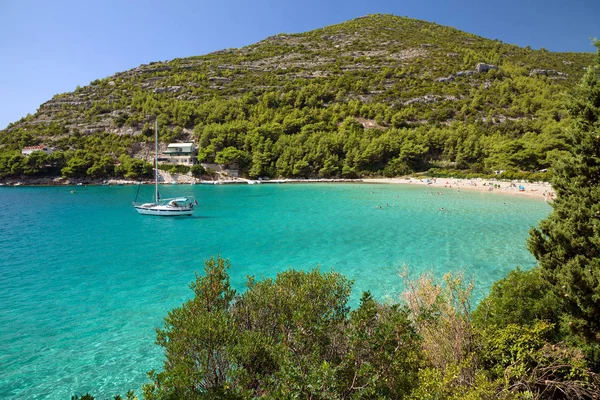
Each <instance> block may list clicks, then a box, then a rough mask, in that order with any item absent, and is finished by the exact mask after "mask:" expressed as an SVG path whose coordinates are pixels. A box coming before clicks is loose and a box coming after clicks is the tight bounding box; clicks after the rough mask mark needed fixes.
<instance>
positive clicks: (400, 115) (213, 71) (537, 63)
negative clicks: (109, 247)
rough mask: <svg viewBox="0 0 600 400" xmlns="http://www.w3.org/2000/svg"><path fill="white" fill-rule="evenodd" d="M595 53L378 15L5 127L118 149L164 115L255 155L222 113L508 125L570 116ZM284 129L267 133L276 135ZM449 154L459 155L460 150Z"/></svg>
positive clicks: (12, 142) (36, 138) (195, 61)
mask: <svg viewBox="0 0 600 400" xmlns="http://www.w3.org/2000/svg"><path fill="white" fill-rule="evenodd" d="M593 58H594V56H593V54H591V53H590V54H587V53H550V52H547V51H545V50H531V49H525V48H519V47H517V46H514V45H509V44H504V43H501V42H499V41H495V40H489V39H485V38H481V37H478V36H475V35H472V34H469V33H465V32H462V31H459V30H457V29H454V28H450V27H444V26H440V25H436V24H433V23H429V22H425V21H418V20H413V19H409V18H402V17H396V16H390V15H369V16H365V17H361V18H357V19H354V20H351V21H347V22H344V23H341V24H338V25H333V26H329V27H325V28H322V29H317V30H314V31H311V32H306V33H300V34H280V35H276V36H272V37H269V38H266V39H265V40H263V41H261V42H259V43H256V44H254V45H251V46H247V47H244V48H239V49H227V50H222V51H218V52H215V53H211V54H207V55H204V56H198V57H190V58H183V59H175V60H171V61H166V62H153V63H150V64H147V65H141V66H139V67H137V68H134V69H131V70H128V71H125V72H120V73H116V74H114V75H113V76H110V77H107V78H104V79H98V80H96V81H93V82H91V83H90V85H88V86H85V87H82V88H77V89H76V90H75V91H74V92H71V93H63V94H59V95H56V96H54V98H53V99H51V100H49V101H47V102H45V103H44V104H42V105H41V106H40V107H39V109H38V111H37V112H36V113H35V114H34V115H32V116H28V117H25V118H23V119H21V120H20V121H18V122H15V123H13V124H11V125H9V127H8V128H7V129H5V130H3V131H0V146H1V147H0V153H1V152H4V153H6V152H10V151H16V150H18V149H19V148H20V146H23V145H31V144H38V143H45V144H49V145H52V146H54V147H55V148H57V149H59V150H64V151H67V150H77V149H83V150H85V149H91V148H92V144H93V143H95V142H97V141H98V140H100V141H106V140H109V139H107V138H110V141H112V142H114V143H118V145H113V146H110V149H109V150H110V153H111V154H112V155H113V156H114V157H116V156H118V155H119V154H120V153H123V152H128V153H129V154H133V152H132V148H133V146H134V144H135V143H139V142H144V141H147V140H148V136H150V135H149V131H150V130H151V126H150V124H148V123H149V122H151V121H152V120H153V119H154V118H155V117H158V119H159V123H160V126H161V127H162V128H161V139H162V140H164V141H169V140H192V139H194V140H196V141H198V142H199V143H200V144H201V145H202V146H204V147H207V146H210V145H211V144H212V145H214V146H213V148H212V149H209V153H210V154H209V153H207V154H206V155H205V156H206V157H207V158H208V159H211V158H214V157H215V156H216V154H217V153H218V152H219V151H221V150H223V149H224V148H225V147H227V146H229V147H236V148H238V149H241V150H243V151H246V152H247V153H248V154H247V158H252V157H253V155H254V151H253V150H252V148H251V147H252V146H251V145H248V146H246V147H244V146H245V144H244V141H243V139H241V138H238V139H239V140H230V141H227V140H226V141H225V142H227V143H221V144H219V143H216V142H215V143H213V142H211V141H212V139H214V137H215V135H213V134H208V135H207V133H206V132H207V131H206V127H208V126H210V125H211V124H229V123H231V122H233V121H245V123H249V124H250V125H251V126H246V128H247V129H246V130H251V129H255V128H256V127H257V126H261V125H265V124H280V125H281V126H282V132H283V133H285V134H292V135H293V134H297V133H299V132H300V131H301V130H302V128H303V127H305V126H307V125H311V124H314V123H320V122H322V123H323V124H324V125H323V124H322V126H321V127H320V128H319V129H320V130H322V131H324V132H330V131H332V130H335V129H336V127H337V126H340V123H341V122H342V121H343V120H344V119H345V118H347V117H354V118H358V120H359V121H361V119H362V121H363V122H362V125H363V127H365V128H369V127H378V128H379V129H380V130H386V129H388V128H394V127H395V128H402V127H404V128H407V129H411V128H413V129H414V128H418V127H419V126H424V125H428V124H438V125H439V124H442V125H446V126H450V125H452V123H453V122H455V121H460V122H462V123H467V124H477V123H481V122H485V123H489V124H493V125H498V124H503V123H505V122H506V121H513V122H514V121H521V120H535V119H540V118H546V117H547V116H548V115H550V114H554V119H555V120H560V119H562V118H564V115H565V113H564V110H563V108H562V106H561V105H560V104H559V98H560V93H562V92H564V91H565V90H566V89H568V88H569V87H570V86H572V85H573V84H574V83H575V82H576V81H577V80H578V79H579V78H580V77H581V76H582V74H583V72H584V67H585V66H587V65H589V64H591V63H592V62H593ZM541 110H543V111H541ZM325 114H327V115H325ZM311 115H312V117H311ZM292 116H294V117H295V119H296V120H297V121H291V119H292ZM286 118H287V124H288V125H286ZM294 124H295V126H289V125H294ZM194 129H195V130H194ZM521 134H524V132H522V133H521ZM279 137H280V134H279V133H277V134H276V133H272V134H269V135H263V138H264V139H267V138H269V139H270V140H271V141H272V142H274V143H275V142H277V140H278V139H279ZM94 138H98V139H97V140H95V139H94ZM119 138H120V139H119ZM282 145H283V144H282ZM105 150H106V149H105ZM346 155H347V154H344V155H342V154H339V156H340V157H341V156H344V157H345V156H346ZM436 157H438V158H439V155H436ZM442 158H443V157H442ZM271 161H272V163H275V162H276V161H277V159H273V160H271ZM447 161H449V162H455V160H452V157H450V158H448V160H447ZM249 162H250V161H248V163H249ZM308 162H309V163H310V161H308ZM315 171H316V170H315Z"/></svg>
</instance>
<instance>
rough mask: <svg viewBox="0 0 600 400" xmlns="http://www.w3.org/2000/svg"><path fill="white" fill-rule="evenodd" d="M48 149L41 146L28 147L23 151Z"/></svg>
mask: <svg viewBox="0 0 600 400" xmlns="http://www.w3.org/2000/svg"><path fill="white" fill-rule="evenodd" d="M45 148H46V146H45V145H43V144H42V145H39V146H27V147H23V150H44V149H45Z"/></svg>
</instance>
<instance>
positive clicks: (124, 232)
mask: <svg viewBox="0 0 600 400" xmlns="http://www.w3.org/2000/svg"><path fill="white" fill-rule="evenodd" d="M72 189H73V188H72V187H71V188H68V187H45V188H0V200H1V204H2V208H0V221H1V223H0V307H1V312H0V398H2V399H23V398H28V399H42V398H52V399H54V398H56V399H59V398H60V399H68V398H70V396H71V395H73V394H75V393H79V394H82V393H85V392H87V391H89V392H90V393H94V394H95V395H97V396H99V397H100V398H108V397H110V396H113V395H115V394H117V393H121V394H124V393H125V391H126V390H127V389H132V388H133V389H139V387H140V386H141V384H142V383H144V382H146V372H147V371H149V370H150V369H152V368H160V367H161V351H160V348H158V347H157V346H156V345H154V338H155V328H156V327H158V326H160V325H161V323H162V318H163V317H164V316H165V315H166V312H167V311H168V310H169V309H171V308H173V307H175V306H178V305H180V304H181V303H182V302H183V301H185V300H186V299H188V298H189V297H190V294H191V291H190V289H189V288H188V284H189V282H190V281H192V280H193V279H194V271H201V270H202V267H203V260H204V259H205V258H207V257H210V256H211V255H216V254H220V255H221V256H223V257H224V258H228V259H230V261H231V264H232V268H231V270H230V273H231V277H232V284H233V285H234V286H235V287H236V288H242V287H243V284H244V281H245V277H246V275H249V274H252V275H255V276H257V277H262V276H274V275H275V274H276V273H277V271H282V270H285V269H287V268H290V267H293V268H303V269H307V268H312V267H315V266H317V265H320V266H321V268H322V269H323V270H329V269H331V268H334V269H335V270H336V271H338V272H342V273H344V274H345V275H346V276H348V277H350V278H353V279H354V280H355V285H354V293H353V301H354V302H356V299H357V298H359V297H360V292H361V291H362V290H371V292H372V293H374V294H375V295H376V296H377V297H378V298H379V299H395V298H397V297H398V292H399V291H400V290H401V279H400V278H399V277H398V271H399V270H400V269H401V268H402V266H403V265H404V264H407V265H408V266H409V270H410V271H411V273H412V274H418V272H419V271H422V270H429V271H433V272H434V273H435V274H437V275H441V274H443V272H445V271H448V270H456V269H462V270H463V271H465V272H466V273H467V275H470V276H474V277H475V281H476V284H477V290H478V293H477V295H478V296H481V295H482V294H485V293H486V292H487V290H489V287H490V285H491V284H492V283H493V282H494V281H495V280H497V279H499V278H501V277H503V276H504V275H505V274H506V273H507V272H508V271H509V270H510V269H512V268H514V267H515V266H517V265H520V266H523V267H531V266H533V265H534V259H533V257H532V256H531V255H530V254H529V253H528V252H527V250H526V248H525V240H526V238H527V231H528V229H529V228H530V227H531V226H534V225H535V224H536V223H537V222H538V221H539V220H540V219H542V218H544V217H545V216H546V215H547V214H548V213H549V212H550V207H549V206H548V205H546V204H545V203H544V202H543V201H538V200H532V199H524V198H520V197H516V196H512V195H501V194H488V193H480V192H470V191H466V190H463V191H461V192H460V193H458V192H456V191H455V190H453V189H439V188H435V189H431V190H433V191H434V193H435V191H441V192H442V193H443V194H442V195H436V194H434V195H430V194H429V192H430V189H429V188H426V187H424V186H410V185H352V184H331V185H330V184H313V185H277V184H269V185H251V186H250V185H243V186H227V185H223V186H212V185H211V186H205V185H196V186H188V185H186V186H183V185H179V186H169V187H164V188H161V193H162V195H163V197H170V196H171V195H195V196H197V198H198V201H199V203H200V209H199V211H197V212H196V216H194V217H181V218H171V219H169V218H160V217H151V216H140V215H138V214H137V213H136V212H135V211H134V210H133V209H132V208H131V206H130V201H131V200H132V199H133V197H134V195H135V191H136V188H135V187H126V186H120V187H77V188H76V191H77V193H75V194H71V190H72ZM142 192H143V194H144V195H146V196H147V197H150V196H151V192H152V187H143V188H142ZM386 203H387V204H389V207H388V206H386ZM504 203H506V205H505V204H504ZM377 205H381V206H382V207H383V208H382V209H377V208H375V206H377ZM441 207H444V208H445V209H446V210H447V211H438V208H441Z"/></svg>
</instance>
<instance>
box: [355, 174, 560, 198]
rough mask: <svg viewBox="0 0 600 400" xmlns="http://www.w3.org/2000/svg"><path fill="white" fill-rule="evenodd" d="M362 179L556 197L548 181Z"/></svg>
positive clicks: (370, 181)
mask: <svg viewBox="0 0 600 400" xmlns="http://www.w3.org/2000/svg"><path fill="white" fill-rule="evenodd" d="M362 181H363V182H364V183H381V184H404V185H424V186H428V187H446V188H453V189H456V190H477V191H480V192H488V193H504V194H513V195H515V196H526V197H533V198H538V199H541V200H552V199H554V198H555V193H554V190H553V189H552V186H551V185H550V183H548V182H535V183H526V182H519V181H512V182H511V181H500V180H495V179H483V178H476V179H457V178H419V179H417V178H373V179H362ZM519 186H523V188H524V190H520V189H519Z"/></svg>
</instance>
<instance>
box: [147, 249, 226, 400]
mask: <svg viewBox="0 0 600 400" xmlns="http://www.w3.org/2000/svg"><path fill="white" fill-rule="evenodd" d="M229 267H230V265H229V262H228V261H225V260H223V259H222V258H220V257H217V259H216V260H215V259H214V257H213V258H211V259H210V260H206V261H205V266H204V273H205V274H204V276H199V275H197V274H196V281H195V282H192V283H191V284H190V288H191V289H192V290H193V291H194V294H195V296H194V298H193V299H191V300H188V301H187V302H186V303H185V304H183V305H182V306H181V307H179V308H175V309H174V310H172V311H170V312H169V314H168V316H167V317H166V318H165V327H164V328H163V329H157V335H156V342H157V344H159V345H160V346H162V347H164V349H165V356H166V361H165V363H164V371H163V372H161V373H154V372H151V373H150V376H151V378H152V380H153V381H154V385H147V386H146V387H145V388H144V395H145V397H146V398H148V399H157V398H173V399H176V398H178V399H193V398H199V397H200V396H201V395H203V394H210V393H213V394H214V393H217V392H219V391H220V390H221V389H222V388H223V386H224V384H225V382H226V380H227V377H228V373H229V370H230V367H231V361H230V359H229V355H228V352H227V351H226V349H227V347H228V346H229V345H230V343H231V342H232V340H233V334H234V330H233V323H232V316H231V314H230V313H229V307H230V305H231V304H230V303H231V301H232V300H233V299H234V297H235V290H233V289H232V288H231V286H230V285H229V275H228V274H227V269H229Z"/></svg>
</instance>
